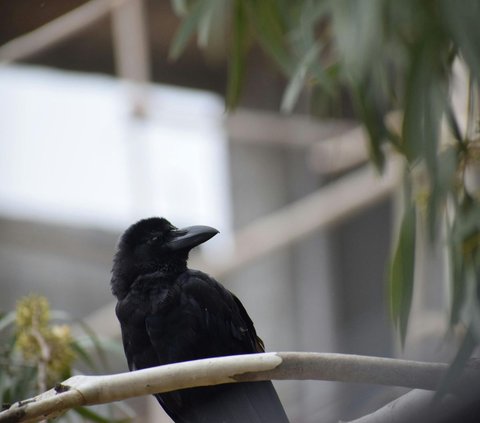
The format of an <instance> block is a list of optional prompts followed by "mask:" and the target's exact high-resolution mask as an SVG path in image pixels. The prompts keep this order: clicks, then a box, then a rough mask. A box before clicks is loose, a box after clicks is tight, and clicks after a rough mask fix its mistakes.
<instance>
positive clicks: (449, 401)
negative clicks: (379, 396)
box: [344, 389, 478, 423]
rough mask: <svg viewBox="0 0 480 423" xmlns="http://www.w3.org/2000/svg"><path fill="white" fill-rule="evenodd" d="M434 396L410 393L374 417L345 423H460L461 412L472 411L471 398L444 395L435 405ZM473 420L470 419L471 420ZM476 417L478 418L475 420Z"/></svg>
mask: <svg viewBox="0 0 480 423" xmlns="http://www.w3.org/2000/svg"><path fill="white" fill-rule="evenodd" d="M434 396H435V393H434V392H432V391H426V390H422V389H413V390H411V391H409V392H407V393H406V394H405V395H402V396H401V397H399V398H397V399H395V400H394V401H392V402H389V403H388V404H386V405H384V406H383V407H381V408H379V409H378V410H375V411H374V412H373V413H371V414H368V415H365V416H362V417H360V418H358V419H355V420H350V421H348V422H344V423H385V422H395V423H412V422H422V423H428V422H438V421H441V422H447V421H448V422H450V421H452V422H453V421H462V422H463V423H465V422H464V421H463V420H461V419H458V418H456V417H458V416H459V413H461V412H462V410H463V409H465V408H468V407H471V405H472V404H471V403H472V401H476V399H473V398H471V396H470V395H467V396H466V397H465V396H455V395H452V394H448V395H445V396H444V397H443V398H442V399H440V400H438V401H436V400H435V398H434ZM472 417H473V416H472ZM477 417H478V416H477Z"/></svg>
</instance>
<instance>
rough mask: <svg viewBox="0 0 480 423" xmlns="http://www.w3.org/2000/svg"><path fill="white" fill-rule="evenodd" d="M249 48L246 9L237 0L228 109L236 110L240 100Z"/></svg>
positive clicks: (228, 84) (230, 65) (234, 11)
mask: <svg viewBox="0 0 480 423" xmlns="http://www.w3.org/2000/svg"><path fill="white" fill-rule="evenodd" d="M249 48H250V34H249V27H248V22H247V18H246V14H245V8H244V5H243V2H242V0H235V2H234V5H233V37H232V46H231V50H230V59H229V69H228V82H227V99H226V102H227V109H230V110H231V109H234V108H235V106H236V105H237V104H238V101H239V99H240V92H241V90H242V87H243V81H244V77H245V62H246V61H247V59H246V56H247V53H248V50H249Z"/></svg>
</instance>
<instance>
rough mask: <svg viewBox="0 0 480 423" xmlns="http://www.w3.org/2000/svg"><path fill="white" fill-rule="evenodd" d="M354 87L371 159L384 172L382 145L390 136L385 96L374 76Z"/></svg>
mask: <svg viewBox="0 0 480 423" xmlns="http://www.w3.org/2000/svg"><path fill="white" fill-rule="evenodd" d="M352 86H353V92H354V102H355V108H356V110H357V112H358V113H359V115H360V118H361V119H362V121H363V124H364V125H365V128H366V130H367V132H368V135H369V153H370V158H371V160H372V161H373V163H374V164H375V166H376V167H377V169H378V170H380V171H382V170H383V167H384V165H385V154H384V152H383V149H382V145H383V143H384V142H385V140H386V139H387V136H388V131H387V128H386V126H385V110H386V105H385V104H384V103H385V102H384V99H383V96H382V94H381V93H380V92H379V90H378V87H377V86H376V85H375V78H373V77H372V75H370V77H368V78H365V79H364V80H363V81H362V82H358V83H357V82H354V83H353V85H352Z"/></svg>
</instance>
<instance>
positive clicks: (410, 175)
mask: <svg viewBox="0 0 480 423" xmlns="http://www.w3.org/2000/svg"><path fill="white" fill-rule="evenodd" d="M172 3H173V6H174V8H175V10H176V11H177V12H178V13H179V15H180V16H181V17H182V19H183V20H182V23H181V25H180V28H179V30H178V32H177V35H176V37H175V38H174V40H173V42H172V46H171V55H172V57H174V58H175V57H178V56H179V55H180V54H181V53H182V51H183V49H184V48H185V46H186V44H187V41H188V39H189V38H190V36H191V35H193V34H194V33H195V31H197V32H198V33H199V34H205V33H213V32H214V31H215V29H216V27H215V25H214V22H213V21H212V19H208V17H209V16H210V17H211V16H218V13H216V11H217V9H218V8H220V7H221V8H223V16H226V19H228V20H229V21H230V22H231V25H230V27H231V28H233V31H232V34H231V37H230V48H229V82H228V87H227V95H226V101H227V106H228V107H229V108H234V107H235V106H236V105H237V104H238V101H239V98H240V96H241V92H242V81H243V79H244V75H245V67H246V65H247V56H248V52H249V50H250V48H251V47H252V45H254V44H255V43H256V44H257V45H259V46H260V47H261V48H262V49H263V51H264V52H265V54H266V55H268V56H269V57H270V58H271V60H272V62H273V63H274V64H275V65H276V66H277V67H278V68H279V69H280V70H281V71H282V72H283V73H284V74H285V76H286V77H287V78H288V81H289V82H288V83H287V86H286V89H285V92H284V96H283V101H282V104H281V108H282V109H283V110H284V111H292V110H293V109H294V107H295V104H296V102H297V100H298V98H299V96H300V94H301V93H302V92H303V91H304V90H305V89H307V90H308V91H309V92H310V94H311V96H310V97H311V98H312V99H316V98H319V97H320V98H323V99H324V101H323V102H324V103H325V102H326V103H328V102H331V103H335V102H338V101H339V98H340V97H341V95H344V94H345V93H347V95H348V96H349V98H350V100H351V102H352V104H353V105H354V108H355V111H356V115H357V116H358V118H359V119H360V121H361V122H362V123H363V125H364V127H365V128H366V130H367V132H368V134H369V150H370V157H371V161H372V162H373V163H374V164H375V166H376V167H377V168H378V169H379V170H382V169H383V167H384V166H385V162H386V160H387V157H388V155H389V154H391V153H390V152H391V151H395V152H396V154H398V155H400V156H401V157H402V159H403V163H404V166H405V175H406V176H405V207H404V213H405V215H404V218H403V219H402V222H403V223H402V225H401V228H400V235H399V237H398V241H397V247H396V250H395V251H394V253H393V257H392V263H391V271H390V282H389V283H390V294H391V295H390V303H391V310H392V317H393V321H394V322H395V324H396V326H397V328H398V329H399V333H400V335H401V339H402V342H403V340H404V339H405V336H406V333H407V326H408V317H409V314H410V304H411V298H412V293H413V274H414V267H415V242H416V239H417V237H416V233H417V231H418V230H419V228H420V227H426V228H427V233H428V234H429V238H430V239H431V240H436V239H438V234H439V233H444V234H446V243H447V244H448V250H449V253H450V268H451V270H452V271H451V278H450V281H451V283H450V285H451V292H452V295H451V304H450V324H451V326H452V327H453V326H454V325H457V324H463V325H465V326H466V328H467V330H466V333H467V334H469V335H468V336H465V338H464V342H463V344H462V346H461V348H460V352H459V355H458V357H459V359H461V360H464V359H465V357H468V356H469V355H470V353H471V351H472V350H473V348H474V346H475V345H476V344H478V343H479V341H480V309H479V300H478V299H479V295H478V290H479V287H478V282H477V281H478V280H479V279H480V278H479V277H480V196H479V193H480V186H478V185H475V184H473V185H472V184H469V182H468V178H467V176H466V175H467V174H468V173H469V172H473V173H478V172H479V171H478V165H479V163H480V155H479V151H480V124H479V119H480V113H479V96H480V94H479V85H478V83H479V79H480V55H479V54H478V52H479V51H480V26H479V25H478V19H479V17H480V1H478V0H464V1H462V2H455V1H453V0H428V1H417V0H405V1H397V0H369V1H359V0H295V1H289V0H265V1H255V0H232V1H230V2H223V1H217V0H196V1H186V0H172ZM226 4H227V6H226ZM225 8H227V9H228V13H226V12H225ZM216 35H217V36H220V35H221V34H216ZM205 39H206V40H208V37H204V40H205ZM199 44H200V45H202V46H205V45H207V47H208V43H205V42H203V43H199ZM456 63H463V64H464V66H465V68H466V69H467V71H468V79H469V82H468V84H469V86H468V91H469V98H468V100H467V103H468V105H466V109H468V111H467V113H466V125H465V126H466V129H462V125H461V123H460V121H461V120H462V119H460V118H461V117H462V116H459V113H458V110H455V108H454V107H453V104H452V97H451V92H452V90H453V89H454V86H453V69H454V66H455V65H456ZM316 106H318V103H316V102H312V109H311V111H312V113H313V114H318V110H316V109H315V107H316ZM392 111H401V112H402V116H403V119H402V122H401V125H400V126H401V127H400V129H399V130H393V129H392V128H391V127H390V126H389V124H388V119H387V117H388V116H389V114H390V113H391V112H392ZM323 114H324V113H323ZM442 122H444V123H445V125H446V127H447V128H448V130H447V131H446V132H445V133H442V130H441V126H442ZM419 222H421V223H422V225H419V224H417V223H419ZM439 289H441V287H440V286H439ZM462 357H463V358H462Z"/></svg>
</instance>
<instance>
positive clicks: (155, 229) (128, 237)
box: [112, 217, 218, 296]
mask: <svg viewBox="0 0 480 423" xmlns="http://www.w3.org/2000/svg"><path fill="white" fill-rule="evenodd" d="M217 233H218V231H217V230H216V229H214V228H211V227H210V226H189V227H186V228H182V229H178V228H177V227H175V226H174V225H172V224H171V223H170V222H169V221H168V220H167V219H164V218H161V217H151V218H148V219H143V220H140V221H138V222H137V223H134V224H133V225H132V226H130V227H129V228H128V229H127V230H126V231H125V232H124V234H123V235H122V236H121V237H120V241H119V243H118V247H117V252H116V254H115V258H114V261H113V268H112V275H113V278H112V290H113V293H114V294H115V295H117V293H116V292H115V291H119V289H120V287H116V286H115V285H119V284H121V285H124V284H128V285H130V284H131V283H133V281H134V280H135V278H136V277H137V276H139V275H141V274H145V273H150V272H155V271H165V272H175V271H179V270H180V271H181V270H183V269H185V268H186V263H187V259H188V253H189V252H190V250H191V249H192V248H194V247H196V246H197V245H200V244H202V243H203V242H205V241H208V240H209V239H210V238H212V237H213V236H215V235H216V234H217ZM120 280H121V281H122V282H120ZM123 288H126V287H123ZM117 296H118V295H117Z"/></svg>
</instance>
